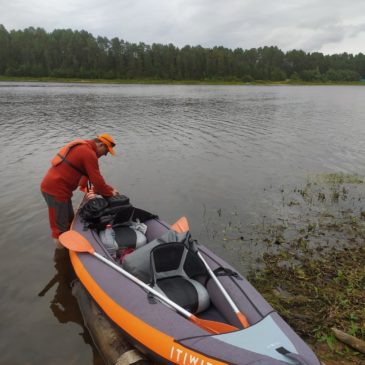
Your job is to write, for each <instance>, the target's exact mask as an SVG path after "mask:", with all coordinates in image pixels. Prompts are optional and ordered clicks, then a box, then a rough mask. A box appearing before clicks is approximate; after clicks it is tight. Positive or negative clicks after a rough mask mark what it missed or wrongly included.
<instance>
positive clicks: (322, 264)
mask: <svg viewBox="0 0 365 365" xmlns="http://www.w3.org/2000/svg"><path fill="white" fill-rule="evenodd" d="M261 198H262V199H260V201H265V202H267V204H268V208H267V209H265V212H266V213H265V214H266V215H265V216H262V217H261V218H260V217H258V218H256V221H257V223H256V224H255V223H252V222H251V223H247V224H246V223H245V222H242V221H241V219H240V217H239V214H238V213H237V212H224V211H222V210H220V209H219V210H218V212H216V213H215V214H218V218H215V219H211V220H210V221H211V222H212V224H210V225H209V226H208V227H207V229H208V231H209V232H210V233H211V237H212V238H215V239H216V240H217V241H221V242H223V245H224V247H225V249H226V250H227V252H231V253H233V254H234V256H235V257H241V262H242V265H243V267H246V271H247V272H248V275H247V277H248V279H249V281H250V282H251V283H252V284H253V285H254V286H255V287H256V288H257V289H258V291H259V292H260V293H261V294H262V295H263V296H264V297H265V298H266V299H267V301H268V302H269V303H270V304H271V305H272V306H273V307H274V308H275V309H276V310H277V311H278V312H279V313H280V315H281V316H282V317H283V318H285V320H286V321H287V322H288V323H289V324H290V325H291V326H292V327H293V328H294V330H295V331H296V332H297V333H298V334H300V336H301V337H302V338H303V339H304V340H305V341H306V342H307V343H308V344H310V346H311V347H312V348H313V350H314V351H315V352H316V353H317V355H318V356H319V358H320V359H321V360H322V361H323V362H324V364H326V365H363V364H365V354H363V353H361V352H358V351H356V350H354V349H352V348H351V347H349V346H347V345H345V344H344V343H342V342H340V341H339V340H337V339H336V337H335V335H334V333H333V331H332V328H337V329H339V330H341V331H343V332H345V333H347V334H349V335H352V336H355V337H356V338H358V339H360V340H362V341H365V243H364V237H365V205H364V200H365V184H364V180H363V178H362V177H360V176H358V175H347V174H340V173H339V174H321V175H315V176H310V177H308V179H307V182H306V183H305V184H303V186H296V187H294V186H290V187H286V186H280V187H278V186H276V187H275V186H270V187H267V188H265V189H264V191H263V192H262V197H261ZM270 205H272V207H271V208H270ZM217 220H218V221H217ZM208 223H209V222H208ZM213 227H214V228H213Z"/></svg>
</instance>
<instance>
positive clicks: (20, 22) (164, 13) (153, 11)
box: [0, 0, 365, 53]
mask: <svg viewBox="0 0 365 365" xmlns="http://www.w3.org/2000/svg"><path fill="white" fill-rule="evenodd" d="M0 8H1V9H2V11H1V14H0V24H4V26H5V27H6V28H7V29H8V30H9V29H24V28H25V27H28V26H34V27H41V28H45V29H46V30H47V31H52V30H53V29H55V28H71V29H74V30H81V29H84V30H87V31H89V32H91V33H92V34H93V35H94V36H98V35H101V36H106V37H108V38H113V37H118V38H121V39H124V40H125V41H129V42H135V43H138V42H145V43H147V44H152V43H163V44H167V43H173V44H174V45H176V46H178V47H183V46H184V45H187V44H189V45H202V46H204V47H214V46H220V45H222V46H225V47H227V48H237V47H240V48H244V49H249V48H257V47H262V46H265V45H267V46H271V45H274V46H278V47H279V48H280V49H282V50H284V51H287V50H290V49H303V50H305V51H309V52H314V51H326V52H327V53H333V52H338V51H339V49H340V48H339V47H341V50H342V52H345V51H346V52H349V50H351V52H352V53H359V52H364V51H365V42H364V37H365V34H364V30H365V2H364V1H363V0H351V2H344V1H342V0H332V1H327V0H305V1H304V0H277V1H272V2H268V1H264V0H226V1H221V0H159V1H156V0H138V1H135V0H105V1H101V0H63V1H61V0H49V1H48V2H47V5H45V3H44V1H43V0H42V1H41V0H28V1H26V0H12V1H8V0H0Z"/></svg>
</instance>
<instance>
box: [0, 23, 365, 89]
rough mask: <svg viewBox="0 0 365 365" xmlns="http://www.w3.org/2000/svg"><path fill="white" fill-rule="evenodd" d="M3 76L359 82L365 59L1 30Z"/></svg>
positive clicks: (0, 67) (363, 75) (83, 33)
mask: <svg viewBox="0 0 365 365" xmlns="http://www.w3.org/2000/svg"><path fill="white" fill-rule="evenodd" d="M0 75H4V76H33V77H63V78H86V79H161V80H222V81H244V82H250V81H255V80H271V81H283V80H286V79H292V80H303V81H312V82H313V81H315V82H323V81H324V82H326V81H358V80H360V79H362V78H365V55H364V54H362V53H359V54H357V55H352V54H348V53H342V54H335V55H323V54H322V53H319V52H314V53H306V52H304V51H301V50H292V51H288V52H286V53H285V52H283V51H281V50H280V49H279V48H277V47H262V48H252V49H249V50H244V49H241V48H236V49H234V50H232V49H228V48H225V47H213V48H203V47H201V46H194V47H192V46H185V47H182V48H178V47H176V46H174V45H172V44H168V45H162V44H155V43H154V44H152V45H147V44H144V43H138V44H136V43H129V42H126V41H124V40H122V39H119V38H113V39H111V40H109V39H108V38H105V37H100V36H99V37H97V38H95V37H94V36H93V35H92V34H90V33H88V32H86V31H84V30H81V31H73V30H71V29H56V30H54V31H53V32H51V33H48V32H46V31H45V30H44V29H41V28H33V27H29V28H26V29H24V30H11V31H10V32H9V31H7V30H6V29H5V27H4V26H3V25H0Z"/></svg>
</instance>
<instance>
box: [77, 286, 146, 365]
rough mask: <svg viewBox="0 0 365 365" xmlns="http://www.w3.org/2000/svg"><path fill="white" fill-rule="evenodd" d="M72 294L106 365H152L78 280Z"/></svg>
mask: <svg viewBox="0 0 365 365" xmlns="http://www.w3.org/2000/svg"><path fill="white" fill-rule="evenodd" d="M72 294H73V295H74V296H75V297H76V299H77V302H78V303H79V307H80V310H81V313H82V316H83V319H84V323H85V326H86V327H87V329H88V330H89V332H90V335H91V337H92V339H93V341H94V344H95V346H96V347H97V348H98V350H99V353H100V354H101V356H102V357H103V358H104V360H105V362H106V364H108V365H151V364H152V362H150V361H149V360H147V359H146V358H145V357H144V355H142V354H141V353H140V352H139V351H138V350H137V349H135V348H134V347H133V346H131V345H130V344H129V343H128V342H127V341H126V339H125V338H124V337H123V336H122V334H121V333H120V332H119V331H118V330H117V329H116V327H115V325H114V324H113V323H112V322H111V321H110V320H109V319H108V318H107V317H106V315H105V314H104V313H103V311H102V310H101V309H100V308H99V306H98V305H97V304H96V303H95V302H94V300H93V299H92V298H91V296H90V295H89V293H88V292H87V291H86V289H85V288H84V286H83V285H82V284H81V283H80V282H79V281H78V280H76V281H75V282H74V283H73V286H72Z"/></svg>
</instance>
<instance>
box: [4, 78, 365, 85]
mask: <svg viewBox="0 0 365 365" xmlns="http://www.w3.org/2000/svg"><path fill="white" fill-rule="evenodd" d="M0 82H49V83H82V84H145V85H320V86H321V85H322V86H323V85H327V86H333V85H345V86H346V85H347V86H365V81H349V82H345V81H342V82H308V81H301V80H285V81H270V80H256V81H251V82H244V81H236V80H234V81H224V80H158V79H84V78H58V77H30V76H29V77H28V76H0Z"/></svg>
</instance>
